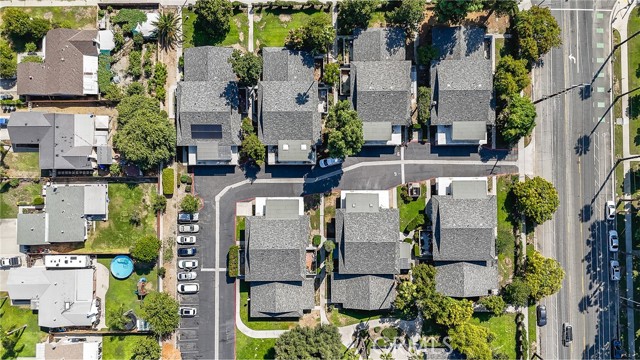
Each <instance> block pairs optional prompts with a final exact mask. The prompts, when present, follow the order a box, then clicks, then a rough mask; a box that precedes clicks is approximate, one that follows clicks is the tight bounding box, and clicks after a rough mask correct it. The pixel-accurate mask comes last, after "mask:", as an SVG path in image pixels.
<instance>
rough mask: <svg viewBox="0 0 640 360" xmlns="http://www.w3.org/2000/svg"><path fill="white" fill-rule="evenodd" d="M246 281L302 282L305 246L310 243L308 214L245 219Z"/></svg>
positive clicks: (304, 272) (304, 271)
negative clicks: (290, 216) (286, 217)
mask: <svg viewBox="0 0 640 360" xmlns="http://www.w3.org/2000/svg"><path fill="white" fill-rule="evenodd" d="M245 232H246V234H247V235H246V236H247V245H246V248H247V250H246V275H245V279H246V280H247V281H302V280H303V279H304V278H305V274H306V270H305V266H306V264H305V248H306V245H307V244H308V243H309V216H307V215H303V216H298V217H296V218H295V219H277V218H276V219H274V218H266V217H261V216H249V217H247V218H246V228H245Z"/></svg>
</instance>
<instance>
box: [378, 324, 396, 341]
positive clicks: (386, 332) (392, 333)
mask: <svg viewBox="0 0 640 360" xmlns="http://www.w3.org/2000/svg"><path fill="white" fill-rule="evenodd" d="M398 335H400V332H399V331H398V329H397V328H395V327H388V328H384V329H382V336H384V337H385V338H387V339H389V340H394V339H395V338H397V337H398Z"/></svg>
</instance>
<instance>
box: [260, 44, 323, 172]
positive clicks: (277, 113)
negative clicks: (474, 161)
mask: <svg viewBox="0 0 640 360" xmlns="http://www.w3.org/2000/svg"><path fill="white" fill-rule="evenodd" d="M262 57H263V62H264V67H263V72H262V81H260V82H259V83H258V96H257V101H256V102H257V104H256V108H257V118H258V136H259V137H260V140H261V141H262V142H263V143H264V144H265V145H266V146H267V163H268V164H272V165H275V164H287V165H313V164H315V163H316V146H318V145H319V144H320V142H321V137H320V133H321V126H322V125H321V121H322V120H321V111H322V105H321V104H319V101H318V83H317V81H315V78H314V59H313V56H311V54H309V53H307V52H304V51H293V50H288V49H285V48H270V47H267V48H263V49H262Z"/></svg>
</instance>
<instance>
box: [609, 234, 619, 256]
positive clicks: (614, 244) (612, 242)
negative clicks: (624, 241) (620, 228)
mask: <svg viewBox="0 0 640 360" xmlns="http://www.w3.org/2000/svg"><path fill="white" fill-rule="evenodd" d="M618 245H620V244H619V240H618V232H617V231H615V230H609V251H611V252H617V251H618Z"/></svg>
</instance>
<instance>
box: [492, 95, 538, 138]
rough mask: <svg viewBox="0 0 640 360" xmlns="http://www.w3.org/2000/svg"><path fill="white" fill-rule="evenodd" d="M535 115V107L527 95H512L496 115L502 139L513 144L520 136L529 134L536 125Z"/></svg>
mask: <svg viewBox="0 0 640 360" xmlns="http://www.w3.org/2000/svg"><path fill="white" fill-rule="evenodd" d="M536 115H537V114H536V107H535V106H534V105H533V103H532V102H531V100H530V99H529V97H528V96H520V95H519V94H515V95H514V96H512V97H511V98H510V100H509V103H508V105H507V107H506V108H505V109H504V110H502V112H501V113H500V115H499V116H498V126H499V128H500V133H501V134H502V137H503V138H504V140H505V141H507V142H508V143H510V144H514V143H517V142H518V140H520V138H522V137H524V136H529V135H531V132H532V131H533V128H534V127H535V126H536Z"/></svg>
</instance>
